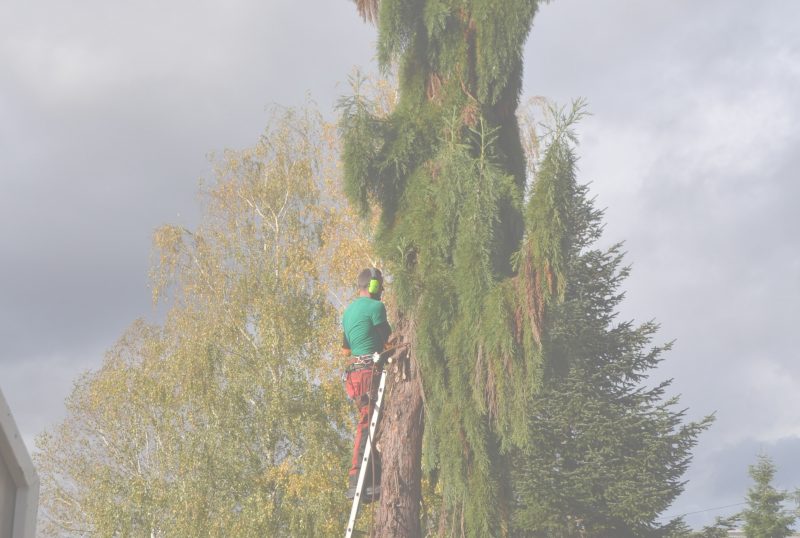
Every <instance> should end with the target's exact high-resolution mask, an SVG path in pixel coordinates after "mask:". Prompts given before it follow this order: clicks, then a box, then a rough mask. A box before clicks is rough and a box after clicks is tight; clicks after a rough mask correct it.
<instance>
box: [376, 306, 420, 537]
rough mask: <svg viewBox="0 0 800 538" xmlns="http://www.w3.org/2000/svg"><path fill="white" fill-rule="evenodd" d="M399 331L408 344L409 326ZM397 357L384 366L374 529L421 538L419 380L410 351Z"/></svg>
mask: <svg viewBox="0 0 800 538" xmlns="http://www.w3.org/2000/svg"><path fill="white" fill-rule="evenodd" d="M397 329H398V330H397V331H396V333H395V334H397V335H398V336H400V342H401V343H402V344H408V343H410V341H411V338H410V336H411V333H412V332H413V329H412V327H411V325H410V324H409V323H407V322H405V323H403V322H402V321H401V322H400V323H398V326H397ZM397 355H398V356H396V357H395V359H394V361H393V362H392V363H391V364H389V365H387V367H388V368H389V371H388V376H389V377H388V379H387V381H388V383H387V385H388V389H387V391H386V394H385V400H384V410H383V413H382V416H381V423H380V427H379V433H378V440H377V445H378V448H379V450H380V454H381V462H382V468H383V472H382V476H381V500H380V506H379V507H378V510H377V512H376V514H375V519H374V522H373V525H372V536H373V537H375V538H419V537H421V536H422V529H421V524H420V503H421V501H422V486H421V481H422V434H423V431H424V420H425V417H424V411H423V400H422V380H421V379H420V375H419V368H418V365H417V362H416V360H415V357H414V351H413V348H404V349H403V350H402V351H401V352H400V353H398V354H397Z"/></svg>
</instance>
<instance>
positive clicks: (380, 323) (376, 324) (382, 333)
mask: <svg viewBox="0 0 800 538" xmlns="http://www.w3.org/2000/svg"><path fill="white" fill-rule="evenodd" d="M372 325H373V330H374V331H375V335H376V336H377V337H378V342H379V344H380V345H379V346H378V349H379V350H383V348H384V346H385V345H386V342H388V341H389V335H391V334H392V327H391V325H389V321H388V320H387V319H386V307H385V306H384V305H383V303H379V307H378V308H376V309H375V313H374V314H373V316H372Z"/></svg>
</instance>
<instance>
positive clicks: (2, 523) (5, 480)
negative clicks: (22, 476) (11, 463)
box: [0, 458, 17, 536]
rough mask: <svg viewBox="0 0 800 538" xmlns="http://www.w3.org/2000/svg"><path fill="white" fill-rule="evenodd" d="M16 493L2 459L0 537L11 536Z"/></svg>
mask: <svg viewBox="0 0 800 538" xmlns="http://www.w3.org/2000/svg"><path fill="white" fill-rule="evenodd" d="M16 493H17V486H16V485H15V484H14V481H13V480H12V479H11V473H9V472H8V467H7V466H6V464H5V462H4V461H3V458H0V536H11V531H12V530H13V529H12V525H13V523H14V506H15V501H16Z"/></svg>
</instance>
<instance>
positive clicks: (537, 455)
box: [513, 106, 711, 538]
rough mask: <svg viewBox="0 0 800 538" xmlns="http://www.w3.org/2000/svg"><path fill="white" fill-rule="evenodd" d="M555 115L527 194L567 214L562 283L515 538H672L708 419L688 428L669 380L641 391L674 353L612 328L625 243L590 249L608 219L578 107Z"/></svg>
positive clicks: (546, 341) (522, 469) (519, 490)
mask: <svg viewBox="0 0 800 538" xmlns="http://www.w3.org/2000/svg"><path fill="white" fill-rule="evenodd" d="M555 117H556V119H557V121H558V124H557V125H556V129H555V130H554V132H553V133H552V141H551V142H550V143H549V145H548V148H547V150H546V152H545V156H544V159H543V160H542V163H541V164H540V166H539V170H538V175H537V180H536V183H535V185H534V190H533V194H532V196H533V198H534V199H538V200H542V199H546V198H555V199H557V200H559V201H558V206H559V207H562V208H563V209H564V212H563V217H564V218H563V220H561V223H562V226H563V229H564V231H565V234H564V236H563V237H564V238H565V241H564V242H563V246H564V248H563V250H562V263H563V268H564V269H563V270H564V276H565V283H566V285H565V289H564V295H563V301H562V302H560V303H558V304H553V305H552V306H551V308H550V309H549V311H548V316H547V319H546V320H545V323H544V331H543V335H542V349H543V359H544V361H543V362H544V363H543V366H544V368H543V383H542V386H541V388H540V390H539V391H538V392H537V393H536V394H535V395H534V396H533V398H532V399H531V401H530V406H529V408H528V418H527V423H528V435H529V436H530V441H529V443H527V445H526V446H525V448H524V449H522V450H520V451H519V453H518V455H517V458H516V460H515V466H514V469H515V472H514V473H513V476H514V480H513V484H514V486H515V499H516V500H517V502H518V507H517V511H516V513H515V518H514V523H515V526H514V533H513V535H514V536H520V537H522V536H537V537H539V536H541V537H552V538H556V537H558V538H566V537H576V538H577V537H582V536H592V537H598V538H599V537H620V538H622V537H645V536H665V535H667V534H668V533H670V532H672V531H674V530H676V529H677V528H678V527H679V526H680V523H681V522H680V520H676V521H672V522H670V523H668V524H661V523H659V522H658V521H657V517H658V516H659V514H660V513H661V512H663V511H664V510H665V509H666V508H667V507H668V506H669V505H670V504H671V503H672V501H673V500H674V499H675V498H676V497H677V495H678V494H679V493H680V492H681V491H682V489H683V482H682V481H681V476H682V475H683V474H684V472H685V470H686V468H687V465H688V463H689V461H690V457H691V454H690V451H691V449H692V447H693V446H694V445H695V444H696V442H697V436H698V435H699V433H700V432H701V431H702V430H704V429H705V428H706V427H707V426H708V424H709V423H710V421H711V417H707V418H706V419H704V420H703V421H701V422H689V423H684V420H683V418H684V411H682V410H676V409H674V406H675V404H676V403H677V399H670V398H667V397H665V393H666V390H667V388H668V387H669V384H670V382H669V381H666V382H662V383H659V384H656V385H655V386H650V387H648V386H647V385H646V380H647V376H648V373H649V371H650V370H651V369H653V368H654V367H655V366H656V365H657V364H658V363H659V362H660V360H661V354H662V353H663V352H664V351H666V350H667V349H669V347H670V346H669V344H667V345H664V346H656V347H650V343H651V340H652V338H653V336H654V334H655V332H656V330H657V325H656V324H655V323H653V322H648V323H644V324H642V325H639V326H634V325H633V324H632V323H631V322H616V319H615V318H616V315H617V314H616V307H617V306H618V304H619V302H620V301H621V300H622V298H623V293H622V292H620V290H619V287H620V285H621V283H622V282H623V281H624V279H625V278H626V277H627V275H628V268H627V267H623V266H622V258H623V254H622V252H621V245H620V244H616V245H613V246H611V247H610V248H607V249H599V248H597V247H596V246H594V243H595V242H596V241H597V239H598V238H599V237H600V235H601V230H602V222H601V221H602V211H599V210H597V209H595V208H594V204H593V203H592V201H591V200H590V199H588V198H587V188H586V187H585V186H582V185H579V184H578V183H577V181H576V175H575V161H576V158H575V155H574V150H573V148H572V143H571V139H574V137H572V136H571V135H570V128H571V125H570V124H571V123H572V122H574V121H575V120H577V119H579V117H580V107H579V106H578V107H577V108H574V109H573V112H572V113H571V114H570V115H569V116H568V117H566V118H563V116H562V115H561V114H556V115H555ZM538 207H539V206H538V205H535V206H534V208H538Z"/></svg>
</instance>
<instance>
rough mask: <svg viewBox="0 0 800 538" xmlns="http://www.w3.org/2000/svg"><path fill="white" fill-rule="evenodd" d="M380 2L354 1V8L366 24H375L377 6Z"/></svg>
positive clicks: (376, 0)
mask: <svg viewBox="0 0 800 538" xmlns="http://www.w3.org/2000/svg"><path fill="white" fill-rule="evenodd" d="M379 4H380V0H356V8H357V9H358V13H359V15H361V17H362V18H363V19H364V21H366V22H371V23H372V24H377V22H378V6H379Z"/></svg>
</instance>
